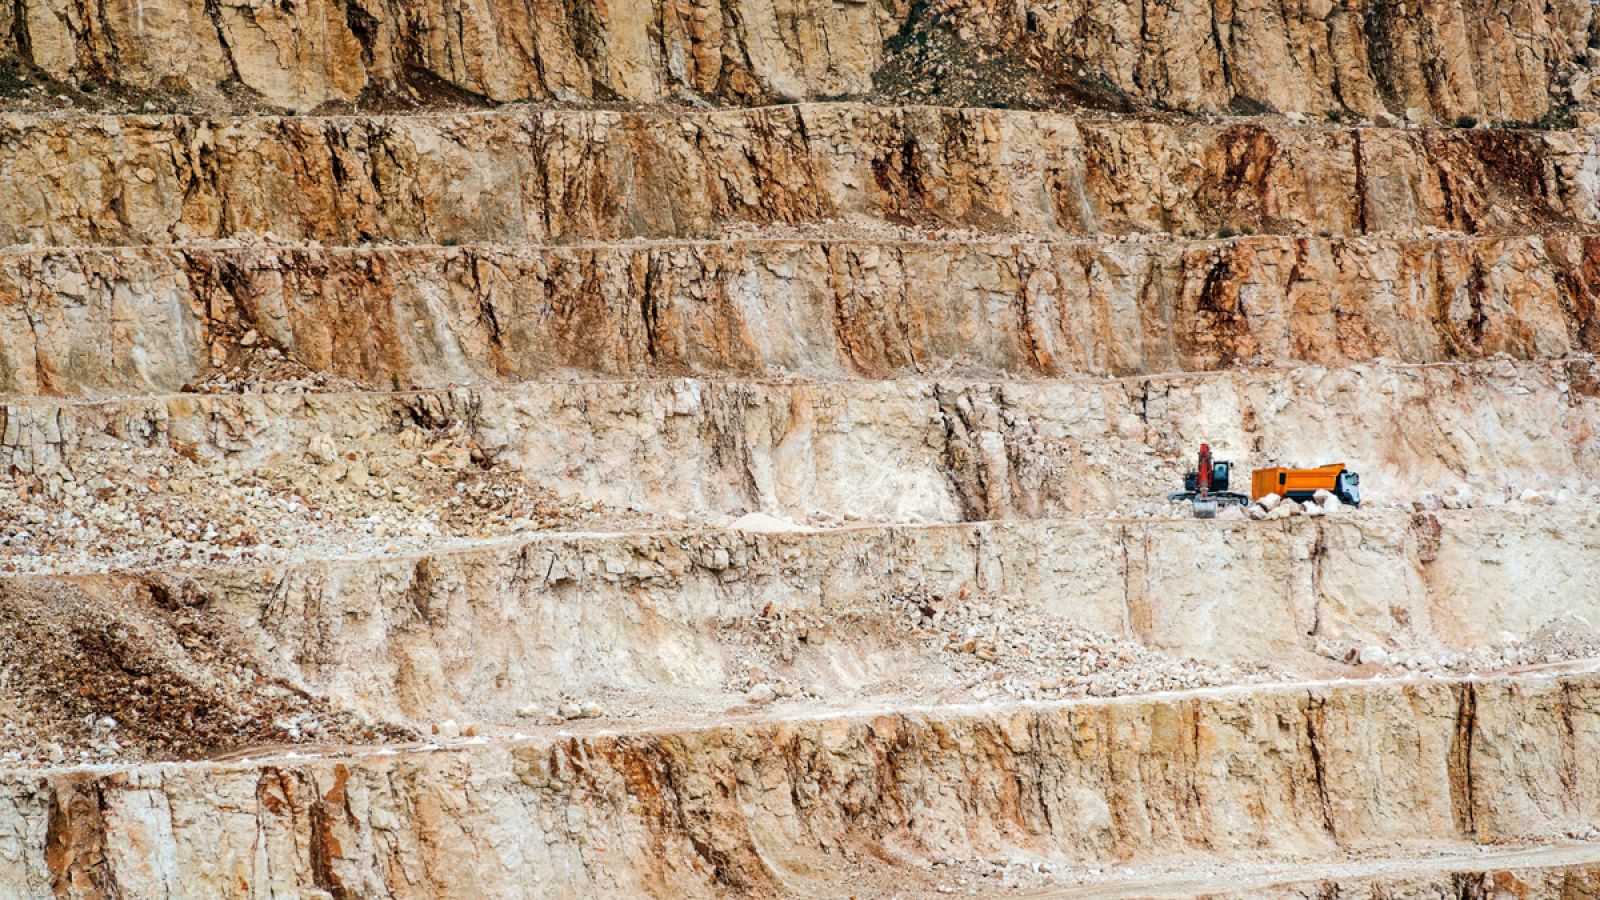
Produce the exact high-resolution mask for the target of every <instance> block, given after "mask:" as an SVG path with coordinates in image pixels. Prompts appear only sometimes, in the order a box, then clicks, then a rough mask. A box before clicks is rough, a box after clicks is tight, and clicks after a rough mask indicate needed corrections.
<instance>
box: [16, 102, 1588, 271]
mask: <svg viewBox="0 0 1600 900" xmlns="http://www.w3.org/2000/svg"><path fill="white" fill-rule="evenodd" d="M0 145H3V146H5V147H6V148H7V150H6V153H5V155H4V157H3V158H0V190H3V191H4V192H5V193H6V194H7V195H8V196H10V197H12V198H14V200H13V202H11V203H8V204H6V206H5V207H4V208H0V245H4V244H26V243H30V242H33V243H38V242H43V243H47V244H67V245H70V244H77V243H93V244H123V243H134V244H143V243H157V244H168V243H173V242H190V241H196V240H209V239H218V238H237V237H247V236H259V235H265V234H268V233H271V234H272V235H274V236H275V237H277V238H279V239H283V240H291V241H323V242H327V243H338V244H362V243H368V242H379V243H383V242H411V243H468V242H484V241H494V242H526V241H535V242H573V241H596V240H601V241H604V240H613V239H622V238H639V237H648V238H660V237H708V236H717V235H720V234H724V233H726V232H727V231H728V230H729V229H730V228H733V227H735V226H748V225H798V224H810V223H827V222H833V221H835V220H838V219H847V220H861V221H865V222H869V223H870V222H877V223H890V224H904V225H914V226H924V227H939V228H970V229H978V230H982V231H989V232H999V233H1014V232H1031V233H1038V234H1047V235H1052V236H1081V235H1121V234H1151V233H1153V234H1177V235H1184V236H1188V237H1203V236H1211V235H1215V234H1217V233H1219V232H1223V231H1229V232H1233V233H1241V232H1245V231H1250V232H1261V233H1271V234H1306V233H1316V232H1318V231H1323V232H1328V233H1331V234H1338V235H1351V234H1376V233H1387V232H1395V231H1400V232H1407V231H1411V230H1415V229H1433V230H1439V231H1446V232H1454V233H1463V234H1503V233H1527V232H1528V231H1531V230H1560V229H1563V228H1569V227H1587V226H1593V225H1595V224H1597V223H1600V198H1597V193H1596V192H1597V189H1600V179H1597V178H1596V176H1595V172H1596V169H1597V167H1600V156H1597V154H1596V148H1595V143H1594V139H1593V138H1592V137H1591V136H1589V135H1588V134H1587V133H1580V132H1534V131H1500V130H1496V131H1485V130H1470V131H1460V130H1457V131H1404V130H1394V129H1366V128H1355V129H1338V130H1329V129H1308V128H1299V127H1288V126H1284V125H1279V124H1260V123H1254V122H1235V123H1226V124H1189V123H1174V122H1169V121H1165V120H1161V121H1137V120H1131V119H1113V120H1094V119H1082V118H1078V117H1073V116H1067V115H1062V114H1058V113H1023V112H1010V111H997V110H946V109H924V108H910V109H884V108H877V107H871V106H865V105H858V104H819V105H799V106H783V107H773V108H764V109H751V110H737V111H719V112H709V113H677V114H666V113H662V112H657V111H651V112H644V113H621V112H588V111H566V110H541V111H533V110H514V111H502V112H493V113H477V114H470V115H468V114H462V115H450V116H413V117H399V118H315V117H313V118H270V117H263V118H245V119H210V118H205V117H193V116H119V117H105V118H88V119H66V120H63V119H61V118H59V117H54V116H32V115H24V116H0ZM1135 173H1137V175H1135Z"/></svg>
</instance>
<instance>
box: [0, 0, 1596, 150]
mask: <svg viewBox="0 0 1600 900" xmlns="http://www.w3.org/2000/svg"><path fill="white" fill-rule="evenodd" d="M1594 18H1595V17H1594V10H1593V7H1592V5H1590V4H1588V3H1586V2H1582V0H1558V2H1555V3H1531V2H1517V3H1509V4H1506V3H1494V2H1490V0H1449V2H1446V3H1443V4H1429V6H1428V8H1427V10H1426V12H1425V13H1422V12H1419V11H1418V10H1417V9H1415V8H1412V7H1408V6H1407V5H1405V4H1401V3H1391V2H1379V0H1371V2H1369V0H1322V2H1317V3H1310V4H1301V5H1297V6H1292V7H1277V6H1272V5H1258V6H1252V5H1247V4H1246V5H1238V4H1231V3H1222V2H1206V3H1198V4H1189V5H1183V6H1173V5H1167V6H1158V7H1154V8H1150V9H1144V8H1142V7H1138V6H1132V5H1123V4H1102V3H1094V2H1087V0H1076V2H1062V3H995V2H992V0H941V2H939V3H934V4H913V3H909V2H906V0H867V2H830V0H799V2H795V3H787V4H770V3H759V2H752V0H717V2H709V0H707V2H695V3H677V2H668V0H649V2H643V3H630V4H625V5H616V4H604V3H596V2H593V0H582V2H577V3H566V4H527V3H516V2H510V0H487V2H483V3H477V4H444V3H423V4H415V3H397V2H393V0H390V2H380V0H313V2H307V3H296V4H292V5H277V6H274V5H261V4H249V3H239V2H224V3H202V2H200V0H150V2H145V3H140V4H133V5H121V4H113V5H108V4H94V3H87V2H84V0H20V2H18V3H15V4H12V5H10V6H8V7H7V8H6V9H5V10H3V11H0V50H4V51H6V52H9V53H16V54H18V55H19V56H21V57H22V58H23V59H25V60H26V61H28V62H29V63H31V64H33V65H35V66H37V67H39V68H40V69H41V70H43V71H44V72H45V73H47V74H49V75H50V76H52V77H54V78H58V79H62V80H67V81H74V82H76V81H81V80H84V79H93V80H101V81H109V82H112V83H117V84H122V85H126V86H130V87H136V88H147V89H162V90H167V91H174V92H178V93H180V94H193V95H198V96H199V97H200V98H206V97H212V96H216V95H219V94H221V93H222V92H224V91H225V90H228V89H230V88H232V89H240V88H242V89H245V90H247V91H249V92H251V93H253V94H255V95H257V96H259V97H260V98H261V99H262V100H263V101H264V102H265V103H267V104H269V105H271V106H276V107H282V108H287V109H292V110H296V111H301V112H304V111H309V110H311V109H313V108H316V107H319V106H323V105H325V104H330V103H340V102H344V103H349V102H354V101H358V100H360V99H362V98H363V97H368V96H371V97H376V96H392V95H398V96H402V97H404V96H407V95H410V96H411V97H413V98H415V97H418V95H419V92H422V91H429V90H432V91H439V90H448V91H451V92H457V93H459V94H462V95H471V96H478V97H482V98H486V99H488V100H493V101H508V100H562V101H578V100H634V101H644V102H653V101H665V100H677V99H684V98H696V99H705V100H711V101H713V102H728V103H750V102H760V101H765V100H772V99H786V100H797V99H805V98H815V97H827V96H838V95H844V94H861V93H866V92H869V91H871V90H872V88H873V74H874V72H875V71H877V69H878V68H879V66H880V65H881V64H882V62H883V59H884V57H885V55H886V52H887V51H891V50H892V49H893V48H894V47H896V46H902V45H904V44H906V43H911V42H915V41H918V40H922V39H926V37H927V36H928V35H929V34H930V33H933V32H939V31H951V32H954V33H956V34H957V35H959V36H960V38H961V39H963V40H965V41H969V42H973V43H976V44H978V45H980V46H982V47H985V48H993V49H992V51H991V52H1006V53H1010V54H1014V55H1016V56H1017V57H1018V58H1019V59H1020V60H1022V61H1025V63H1026V64H1027V65H1029V66H1031V67H1036V68H1040V69H1043V70H1046V71H1050V70H1053V69H1066V70H1068V72H1067V74H1068V75H1069V76H1071V77H1073V78H1075V79H1077V80H1079V81H1081V82H1083V83H1085V84H1087V85H1093V84H1094V83H1095V82H1096V81H1101V82H1104V83H1105V84H1107V85H1109V86H1110V87H1111V88H1112V89H1114V90H1115V91H1118V92H1121V93H1123V94H1125V95H1128V96H1130V97H1132V98H1133V99H1135V100H1137V101H1140V102H1143V103H1158V104H1160V105H1163V106H1166V107H1170V108H1175V109H1182V110H1189V111H1221V110H1225V109H1230V108H1233V109H1242V110H1245V111H1253V110H1255V109H1262V108H1264V109H1275V110H1280V111H1284V112H1298V113H1305V114H1311V115H1317V116H1321V115H1324V114H1327V113H1330V112H1333V113H1346V114H1354V115H1357V116H1372V115H1375V114H1380V113H1385V112H1387V113H1391V114H1393V115H1396V116H1400V117H1404V116H1406V114H1407V112H1408V111H1410V110H1420V111H1421V113H1422V116H1423V117H1424V118H1426V119H1427V120H1428V121H1440V122H1444V123H1447V124H1448V123H1451V122H1454V121H1455V120H1456V119H1457V118H1458V117H1461V116H1472V117H1475V118H1481V119H1485V120H1491V121H1510V122H1536V121H1539V120H1541V119H1545V118H1546V117H1548V116H1549V115H1550V114H1551V112H1552V110H1553V109H1559V108H1561V107H1563V106H1565V105H1566V104H1567V103H1570V102H1571V99H1572V96H1573V95H1574V94H1576V95H1577V96H1579V97H1580V98H1586V97H1587V94H1585V93H1584V92H1583V90H1582V87H1583V86H1582V85H1580V86H1579V88H1578V89H1574V88H1573V83H1572V80H1571V77H1572V75H1573V74H1574V73H1575V72H1577V71H1579V70H1582V69H1585V68H1587V67H1588V65H1589V62H1590V57H1589V56H1588V48H1589V46H1590V40H1591V39H1590V34H1591V31H1592V30H1593V29H1594V28H1595V24H1594ZM1074 69H1075V70H1076V71H1073V70H1074ZM941 74H942V73H939V72H938V71H937V70H935V71H932V72H929V73H928V75H929V77H930V80H933V81H934V82H935V83H937V81H938V79H939V77H940V75H941Z"/></svg>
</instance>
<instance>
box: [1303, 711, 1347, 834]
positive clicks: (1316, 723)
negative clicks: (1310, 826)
mask: <svg viewBox="0 0 1600 900" xmlns="http://www.w3.org/2000/svg"><path fill="white" fill-rule="evenodd" d="M1326 706H1327V701H1326V700H1325V699H1324V698H1322V697H1318V696H1316V695H1314V694H1313V695H1311V697H1310V700H1309V702H1308V703H1307V704H1306V708H1305V717H1306V745H1307V747H1308V748H1309V749H1310V751H1311V771H1312V777H1313V778H1314V779H1315V784H1316V789H1317V802H1318V803H1319V805H1320V806H1321V808H1322V827H1323V828H1324V829H1325V830H1326V831H1327V832H1328V834H1329V836H1331V837H1332V838H1333V839H1334V840H1335V841H1337V840H1338V839H1339V831H1338V828H1337V827H1336V826H1335V825H1334V820H1333V798H1332V797H1330V796H1329V794H1328V770H1327V762H1326V761H1325V760H1324V759H1323V756H1322V733H1323V730H1324V726H1325V724H1326V722H1327V708H1326Z"/></svg>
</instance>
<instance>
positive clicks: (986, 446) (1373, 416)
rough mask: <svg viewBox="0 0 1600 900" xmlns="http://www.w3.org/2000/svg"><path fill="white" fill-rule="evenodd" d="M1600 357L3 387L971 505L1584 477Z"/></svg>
mask: <svg viewBox="0 0 1600 900" xmlns="http://www.w3.org/2000/svg"><path fill="white" fill-rule="evenodd" d="M1594 369H1595V367H1594V363H1593V362H1592V361H1572V362H1563V363H1522V364H1516V363H1512V362H1511V361H1509V360H1503V361H1500V362H1497V363H1494V364H1487V365H1482V366H1433V367H1359V366H1357V367H1346V368H1342V369H1337V370H1331V371H1330V370H1323V369H1318V368H1309V367H1307V368H1299V369H1287V370H1272V369H1264V370H1250V369H1242V370H1236V371H1232V372H1228V373H1222V374H1218V375H1215V376H1205V377H1193V376H1190V377H1184V378H1171V379H1163V378H1154V379H1129V380H1099V379H1086V380H1078V381H1066V380H1060V381H1051V382H1044V383H1027V382H1012V383H998V384H989V383H981V382H959V381H951V382H899V381H889V382H843V383H837V384H804V385H796V384H781V383H771V384H768V383H759V382H732V383H719V382H702V381H695V380H666V381H644V382H635V383H590V384H582V383H579V384H559V383H553V384H530V385H524V386H517V387H505V388H484V389H459V390H456V391H452V392H448V393H445V392H440V393H425V394H389V395H383V394H357V395H316V394H309V395H274V394H266V395H246V396H237V395H234V396H226V395H177V396H170V397H165V398H151V399H147V400H135V401H126V402H122V403H116V404H99V405H78V404H66V405H57V404H50V403H40V402H34V403H14V404H10V405H7V406H4V407H0V435H3V437H0V460H3V461H4V462H5V463H7V464H9V465H10V466H12V467H15V468H16V469H19V470H22V471H25V472H36V473H40V474H49V473H51V472H55V471H59V470H60V469H61V468H62V467H68V468H70V466H71V465H72V459H73V458H74V456H75V455H76V454H78V453H80V452H82V451H81V450H80V448H81V447H84V446H86V445H87V444H86V442H88V441H90V440H91V439H93V440H94V441H96V442H98V441H99V438H97V437H94V436H96V435H100V436H104V435H111V436H113V437H116V438H118V439H120V440H125V441H129V442H131V443H132V444H133V445H135V446H155V447H163V446H165V447H169V448H171V449H172V450H173V451H174V452H182V453H184V454H185V455H191V456H197V457H210V458H213V459H218V460H221V459H223V458H227V457H231V459H232V461H233V464H235V465H242V466H270V465H271V464H272V461H273V460H274V459H275V458H283V457H285V456H288V457H291V458H292V457H298V456H300V455H301V454H303V453H305V452H306V450H305V448H306V446H307V444H308V442H309V441H310V440H311V439H312V438H313V437H315V436H318V435H335V436H340V439H341V440H343V439H345V438H344V436H347V435H348V436H354V435H357V434H361V433H366V434H371V433H374V432H386V431H397V430H400V429H402V428H404V427H406V426H407V425H409V424H411V423H413V422H439V423H447V422H450V421H460V422H463V423H467V424H468V425H469V426H470V427H471V428H472V429H473V432H474V435H475V440H476V441H477V443H478V444H479V445H480V446H481V447H483V448H485V449H486V450H487V451H489V452H491V453H494V454H497V455H499V456H500V457H501V458H502V459H503V460H505V461H506V462H508V463H510V464H512V465H513V466H514V467H515V468H516V469H518V470H520V472H521V473H522V474H523V477H526V478H527V479H529V480H530V481H532V482H534V483H536V484H539V485H542V486H544V487H547V488H550V489H552V490H556V491H559V492H570V493H573V494H576V495H578V496H581V497H583V498H585V499H589V500H597V501H600V502H602V503H605V504H607V505H611V506H614V507H620V508H646V509H653V510H659V511H664V512H674V513H678V514H681V515H687V516H691V517H703V516H715V515H719V514H722V513H732V514H734V515H738V514H741V513H744V512H746V511H749V510H751V509H761V510H765V511H768V512H772V513H777V514H783V515H789V516H793V517H796V518H798V519H800V520H804V519H806V518H807V517H809V516H810V515H811V514H812V513H814V512H816V511H825V512H829V513H831V514H834V515H849V516H865V517H868V518H872V519H888V520H891V521H917V520H923V521H960V520H964V519H992V518H1008V517H1038V516H1059V515H1068V514H1074V515H1075V514H1083V513H1085V512H1090V511H1094V510H1100V511H1109V512H1119V511H1126V510H1127V509H1128V508H1129V507H1130V506H1135V507H1143V506H1144V505H1146V504H1148V503H1150V502H1151V501H1152V500H1154V499H1157V498H1158V497H1159V496H1160V495H1161V494H1163V493H1164V492H1166V491H1168V490H1175V489H1176V485H1177V484H1178V476H1179V474H1180V473H1181V472H1182V471H1184V469H1183V468H1180V467H1187V466H1189V465H1190V464H1191V461H1192V460H1191V454H1192V453H1193V451H1194V447H1195V446H1197V445H1198V444H1199V443H1200V442H1201V441H1202V440H1209V441H1211V443H1212V445H1213V446H1215V447H1217V448H1218V451H1219V453H1223V454H1224V455H1225V458H1226V457H1232V458H1234V459H1235V460H1236V461H1237V462H1238V463H1239V464H1240V465H1241V466H1244V467H1251V466H1257V467H1260V466H1266V465H1269V464H1275V463H1276V462H1278V461H1283V462H1286V463H1294V464H1299V465H1308V464H1313V462H1327V461H1331V459H1340V460H1343V461H1345V462H1347V463H1348V464H1350V466H1351V467H1352V468H1354V469H1355V470H1357V471H1359V472H1361V473H1362V474H1363V477H1364V479H1365V480H1366V482H1367V484H1368V485H1369V489H1368V494H1369V497H1376V498H1379V499H1381V498H1383V497H1394V498H1402V499H1409V498H1411V497H1414V496H1416V495H1418V494H1420V493H1422V492H1424V491H1428V490H1445V489H1447V488H1449V487H1451V486H1454V485H1457V484H1463V483H1466V484H1471V485H1473V486H1475V487H1477V488H1479V489H1481V490H1487V491H1495V492H1498V491H1504V490H1505V487H1506V483H1507V482H1508V481H1511V482H1516V483H1518V484H1520V485H1521V486H1522V487H1543V488H1549V487H1559V486H1562V485H1563V484H1565V483H1566V482H1568V481H1569V480H1570V481H1573V482H1574V483H1573V485H1572V486H1573V487H1574V488H1581V487H1582V486H1583V485H1584V484H1585V483H1587V482H1588V481H1590V480H1592V479H1594V478H1595V477H1597V476H1600V469H1597V466H1600V453H1596V450H1595V444H1596V441H1597V439H1600V438H1597V435H1600V423H1597V422H1596V417H1597V415H1600V401H1597V397H1600V387H1597V385H1600V379H1597V377H1596V374H1595V371H1594ZM1353 421H1359V422H1360V423H1361V424H1362V427H1360V428H1352V427H1351V422H1353ZM1330 458H1331V459H1330ZM1297 461H1298V462H1297ZM1372 486H1376V487H1375V488H1374V487H1372Z"/></svg>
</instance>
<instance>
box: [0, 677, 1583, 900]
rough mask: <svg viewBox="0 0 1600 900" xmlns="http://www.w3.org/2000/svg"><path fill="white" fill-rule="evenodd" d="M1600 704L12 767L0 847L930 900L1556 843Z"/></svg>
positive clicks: (323, 884) (419, 879) (40, 864)
mask: <svg viewBox="0 0 1600 900" xmlns="http://www.w3.org/2000/svg"><path fill="white" fill-rule="evenodd" d="M1595 690H1596V686H1595V684H1594V681H1593V679H1592V678H1587V677H1574V678H1570V679H1564V680H1550V679H1543V680H1541V679H1533V680H1523V679H1518V680H1512V681H1508V682H1504V683H1496V684H1487V685H1485V684H1476V683H1473V682H1443V683H1435V684H1429V685H1423V684H1410V685H1375V686H1361V687H1356V686H1345V687H1338V688H1331V687H1312V688H1309V689H1301V690H1274V691H1260V692H1256V693H1254V694H1252V695H1249V696H1244V697H1237V696H1235V697H1206V696H1181V695H1180V696H1176V697H1170V698H1161V699H1151V700H1139V701H1133V702H1117V703H1109V704H1076V705H1072V706H1068V707H1061V706H1045V707H1033V708H1004V707H1002V708H998V709H993V710H989V711H985V712H983V713H981V714H980V713H978V712H976V711H966V710H961V711H957V710H952V711H950V712H947V713H943V714H937V715H934V714H928V713H903V714H883V715H877V716H852V717H839V718H817V719H796V720H792V721H788V722H783V723H748V724H737V725H727V726H722V727H716V728H709V729H704V730H695V731H681V732H640V733H631V734H623V735H560V736H554V735H553V736H550V737H544V738H535V739H531V740H524V741H518V742H508V743H505V744H501V745H496V746H492V747H482V748H478V749H474V750H470V751H433V752H428V751H422V752H416V753H405V754H398V755H389V756H377V757H374V756H355V757H346V758H330V759H312V760H294V759H268V760H262V761H260V762H257V763H252V764H227V763H219V764H210V765H205V766H191V767H165V766H156V767H149V768H141V769H134V770H129V771H126V772H119V773H110V774H101V773H94V772H82V773H75V774H70V775H67V774H63V775H20V774H19V775H12V776H10V777H8V778H6V779H5V781H4V782H3V783H0V797H3V798H4V804H5V808H7V809H9V810H11V813H10V815H11V817H12V821H13V822H15V823H16V824H18V825H19V826H22V827H21V828H19V829H18V830H17V831H15V832H10V833H8V834H7V836H6V839H5V840H6V843H5V844H4V845H0V846H5V847H6V851H7V852H6V853H5V854H3V855H0V859H3V860H5V861H6V865H5V868H3V869H0V884H3V885H6V886H7V887H8V889H10V890H11V891H12V892H13V893H14V895H19V896H29V895H35V896H46V895H48V894H49V893H50V892H51V891H52V890H66V891H73V890H82V889H85V888H87V889H89V890H90V891H92V890H93V889H94V885H95V883H96V879H99V882H100V884H101V885H104V886H107V887H110V886H112V885H114V886H115V889H117V890H120V891H122V892H124V893H126V894H131V895H136V896H151V895H161V894H168V895H173V896H199V895H208V894H209V895H232V894H235V893H236V892H237V887H236V886H237V885H240V884H253V885H263V886H273V889H275V890H276V889H279V886H281V888H282V889H286V890H295V889H297V888H304V887H311V886H315V887H316V888H317V889H320V890H324V891H327V892H329V893H332V894H335V895H339V894H350V895H366V896H370V895H386V896H397V897H437V896H448V897H468V896H481V895H482V892H484V891H489V892H491V893H494V894H495V895H496V896H507V897H521V896H542V895H544V894H545V893H547V892H548V891H550V890H557V891H566V890H576V891H580V892H603V893H617V894H639V893H646V894H678V895H682V894H708V893H718V892H722V891H732V892H751V891H756V892H763V891H775V890H792V889H795V888H797V887H799V886H802V885H806V884H808V883H809V884H810V885H811V886H812V887H815V888H825V887H826V886H827V885H828V884H829V880H828V875H830V874H833V873H836V872H837V871H838V870H839V869H841V868H844V867H845V860H847V859H848V858H849V857H850V856H854V855H855V854H858V853H864V852H866V851H867V850H868V848H870V847H880V848H884V847H887V848H893V854H894V859H895V860H896V861H897V862H899V863H900V864H901V865H907V866H908V868H909V870H910V871H909V873H908V874H907V875H906V876H905V877H906V878H909V879H911V881H910V883H911V884H918V883H921V884H922V885H923V886H924V889H925V888H926V886H927V884H928V882H927V876H926V875H922V874H921V873H919V872H917V869H916V868H915V866H912V865H909V864H911V863H913V862H914V861H917V860H924V861H931V860H933V859H943V858H947V857H949V856H960V857H969V858H971V857H980V858H981V857H984V856H987V855H989V854H993V853H1014V852H1022V853H1048V854H1049V855H1050V856H1051V857H1052V858H1054V859H1059V860H1063V861H1064V862H1066V863H1069V864H1077V865H1094V864H1099V863H1101V862H1102V861H1105V860H1111V859H1134V858H1139V857H1147V856H1150V855H1154V854H1162V855H1167V856H1170V855H1172V854H1181V855H1185V856H1189V855H1202V854H1227V853H1231V852H1242V851H1253V852H1263V851H1266V852H1276V853H1278V854H1287V855H1295V856H1306V855H1311V856H1327V855H1329V854H1331V853H1335V852H1341V851H1349V852H1356V853H1359V852H1360V851H1362V850H1364V849H1369V848H1373V847H1384V846H1388V845H1392V844H1393V843H1394V842H1397V841H1405V842H1419V841H1428V840H1434V841H1440V840H1461V839H1467V840H1478V841H1487V842H1508V841H1517V840H1528V839H1539V838H1544V837H1547V836H1549V835H1552V834H1560V833H1561V832H1562V831H1563V830H1564V829H1567V828H1572V827H1587V823H1589V822H1592V821H1593V818H1594V816H1595V814H1596V807H1597V805H1600V780H1597V773H1596V772H1595V770H1594V766H1593V765H1592V760H1593V759H1594V758H1595V755H1596V753H1597V751H1600V748H1597V747H1594V746H1592V742H1593V737H1592V735H1593V733H1594V732H1595V726H1596V724H1597V723H1595V722H1594V721H1593V706H1594V704H1595V701H1596V698H1595V697H1594V696H1593V693H1594V691H1595ZM1374 752H1380V753H1382V754H1383V756H1384V758H1385V760H1387V761H1388V764H1387V765H1385V766H1381V767H1378V766H1372V765H1370V764H1369V763H1370V762H1371V759H1372V754H1373V753H1374ZM1023 784H1026V785H1029V786H1030V787H1029V789H1027V790H1022V789H1020V788H1019V786H1020V785H1023ZM1358 798H1359V799H1358ZM157 800H158V801H159V802H152V801H157ZM758 848H759V849H758ZM463 858H466V859H470V860H472V864H471V867H470V868H469V869H464V868H462V866H461V862H460V861H461V860H462V859H463ZM52 861H54V862H52ZM796 870H799V871H798V872H796ZM830 870H832V871H831V872H830ZM779 872H796V874H795V875H793V876H790V877H787V878H780V877H778V873H779ZM528 873H538V875H537V877H530V875H529V874H528ZM904 886H905V885H904V884H902V887H904Z"/></svg>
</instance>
